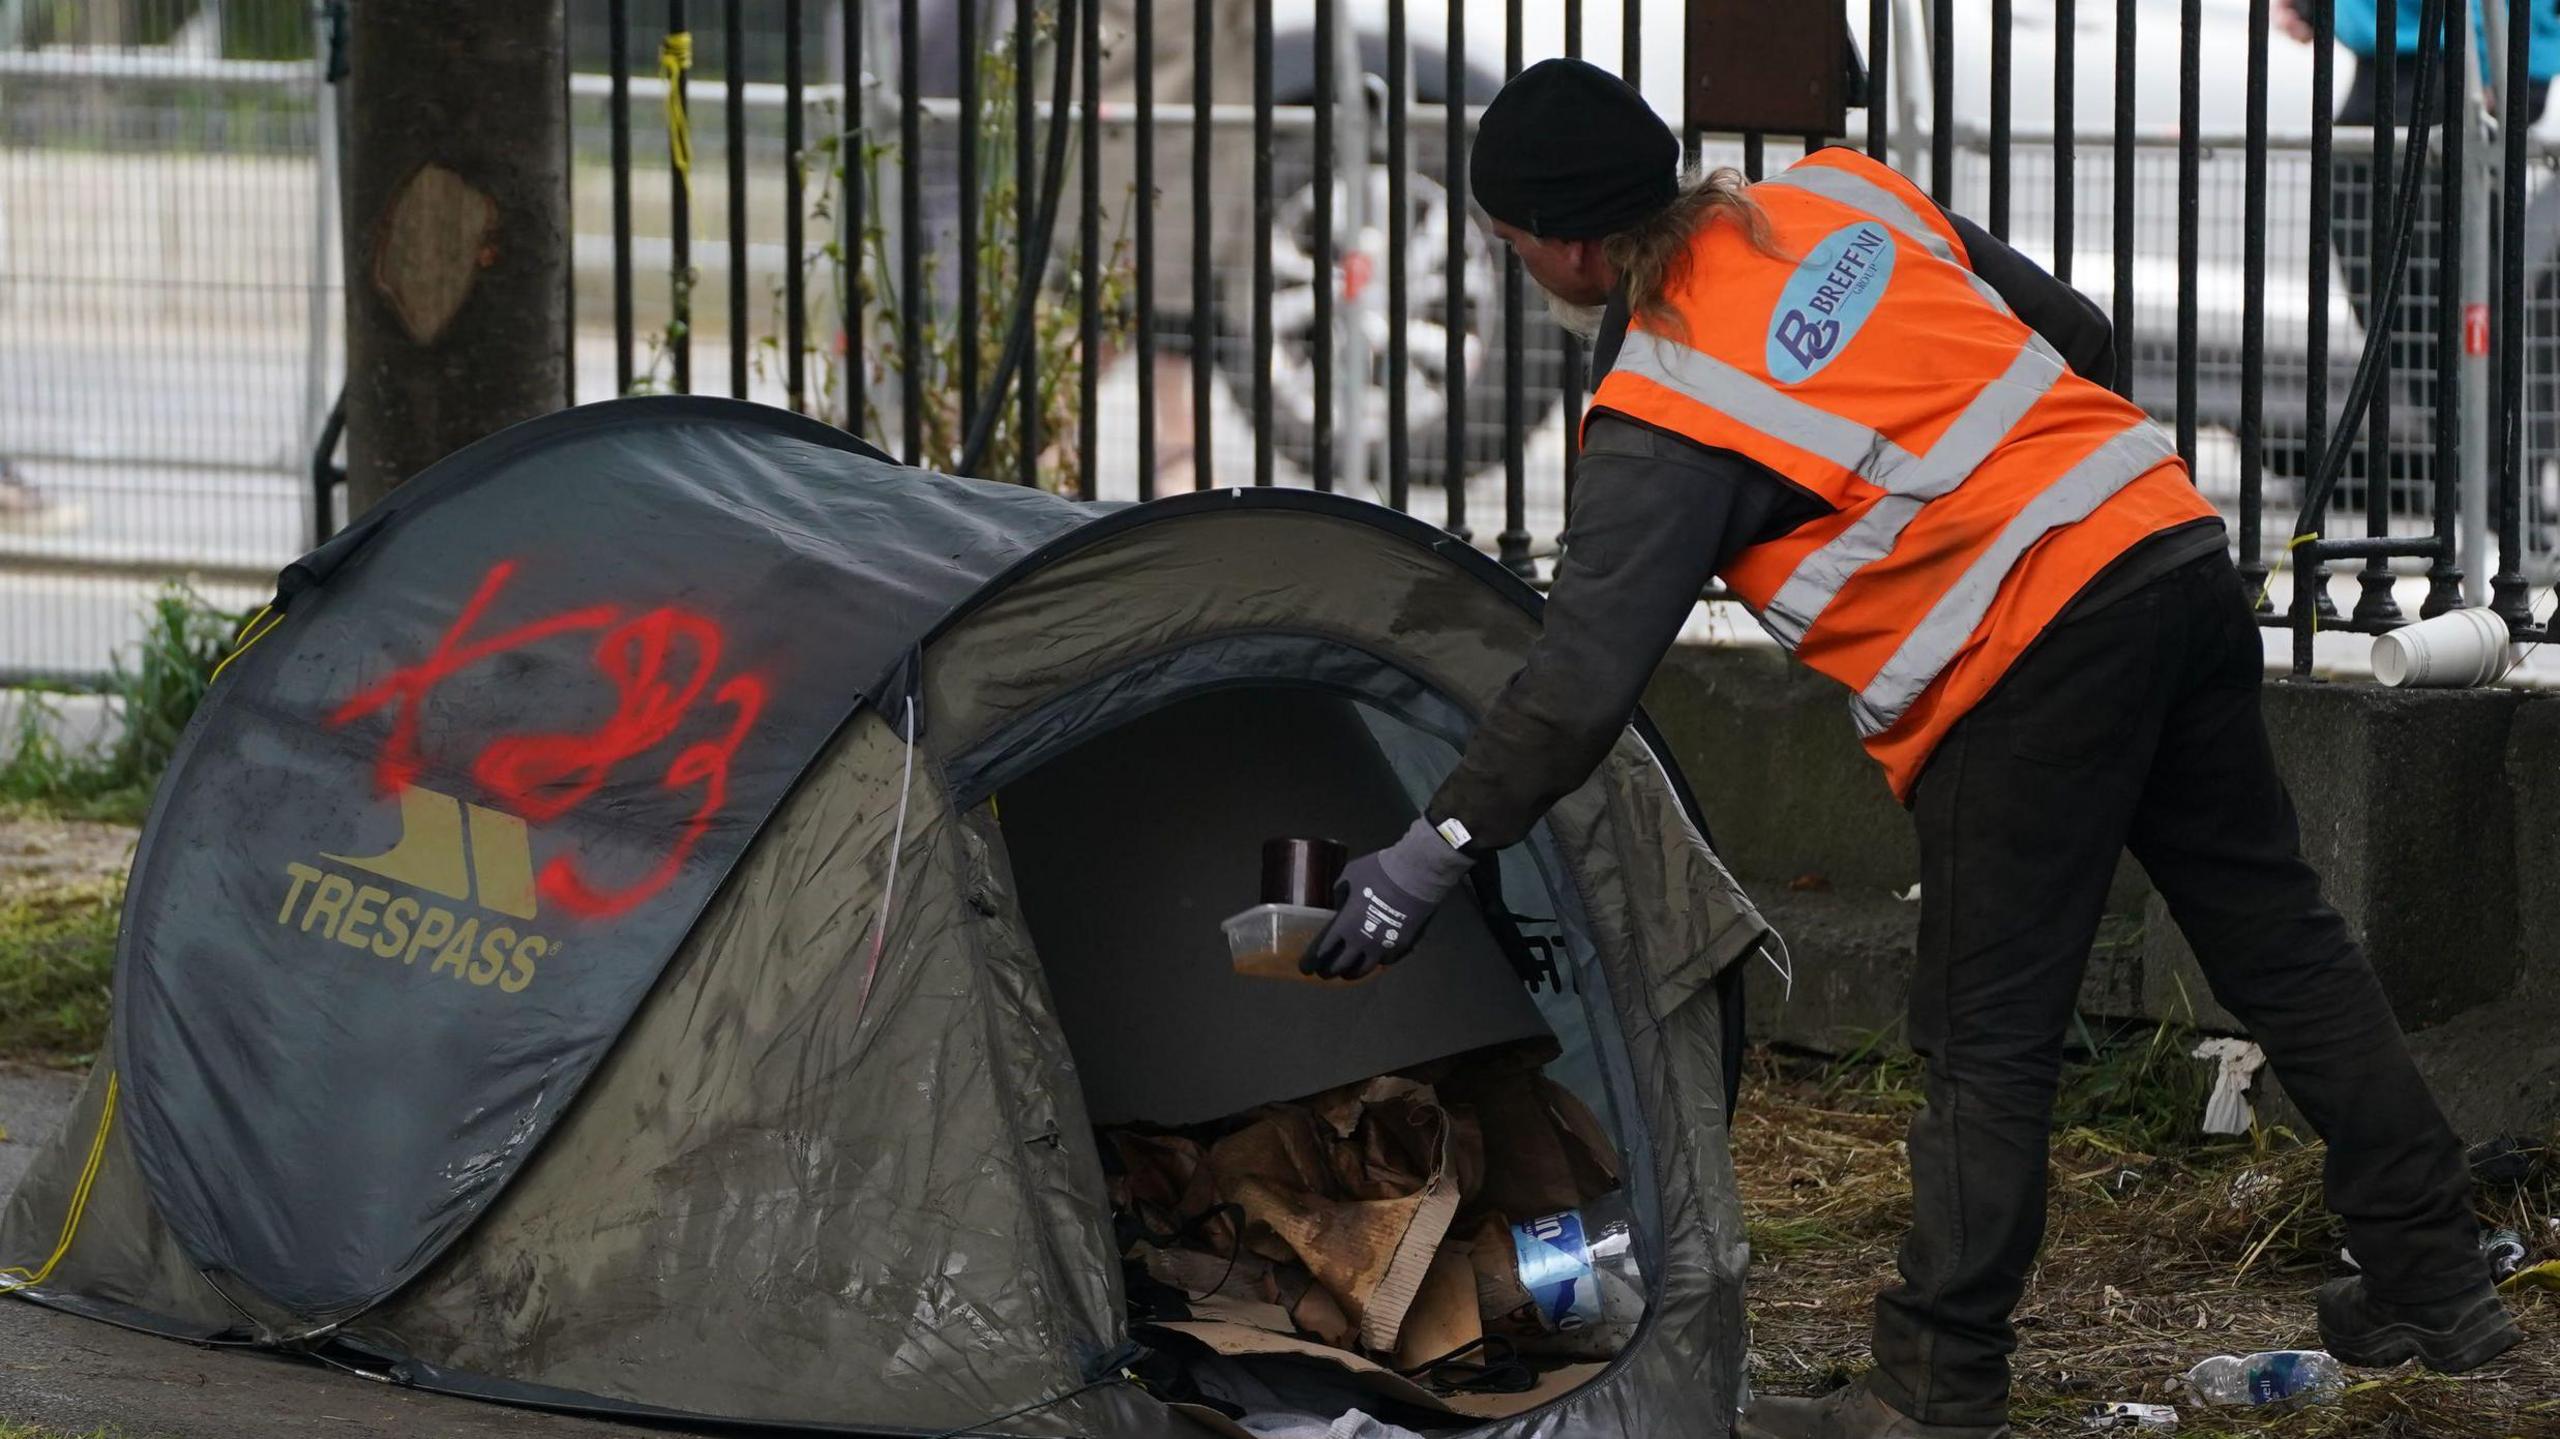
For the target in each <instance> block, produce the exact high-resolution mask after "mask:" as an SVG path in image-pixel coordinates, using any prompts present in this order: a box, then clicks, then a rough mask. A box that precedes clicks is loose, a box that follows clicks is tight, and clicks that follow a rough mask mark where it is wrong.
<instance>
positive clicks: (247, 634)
mask: <svg viewBox="0 0 2560 1439" xmlns="http://www.w3.org/2000/svg"><path fill="white" fill-rule="evenodd" d="M261 621H263V622H264V626H263V628H262V627H261V624H260V622H261ZM283 623H284V616H283V614H281V613H280V612H278V611H277V609H276V607H275V606H274V605H260V606H259V607H258V612H257V613H256V614H254V615H251V616H249V622H248V623H247V624H245V625H242V626H241V627H240V637H239V638H238V639H237V640H234V641H233V642H232V645H231V653H229V654H227V655H224V656H223V657H222V663H220V664H218V665H215V666H214V667H213V675H212V678H211V679H208V680H206V681H205V683H206V684H207V685H210V684H212V683H213V681H214V680H218V679H220V678H222V672H223V671H224V670H227V669H229V668H231V662H232V661H233V660H236V659H238V658H240V657H241V656H242V655H245V654H247V653H248V652H249V646H251V645H254V644H256V643H257V642H258V641H260V640H262V639H265V638H266V637H267V635H268V633H269V632H270V631H272V630H274V629H275V627H276V626H278V625H280V624H283Z"/></svg>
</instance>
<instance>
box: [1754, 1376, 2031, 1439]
mask: <svg viewBox="0 0 2560 1439" xmlns="http://www.w3.org/2000/svg"><path fill="white" fill-rule="evenodd" d="M1734 1434H1735V1439H2009V1426H2008V1425H2006V1424H1923V1423H1921V1422H1920V1421H1919V1420H1917V1419H1914V1418H1912V1417H1910V1416H1909V1415H1907V1414H1905V1413H1903V1412H1902V1411H1901V1410H1899V1409H1896V1408H1894V1407H1893V1406H1892V1405H1890V1404H1887V1403H1885V1402H1884V1401H1883V1400H1881V1399H1878V1398H1877V1397H1876V1396H1875V1395H1873V1394H1870V1393H1868V1392H1867V1386H1866V1381H1864V1380H1860V1381H1859V1382H1857V1383H1855V1384H1851V1385H1849V1386H1847V1387H1846V1388H1842V1389H1834V1390H1832V1391H1831V1392H1830V1393H1828V1394H1825V1395H1823V1396H1822V1397H1821V1398H1819V1399H1786V1398H1781V1397H1779V1396H1778V1395H1775V1394H1768V1395H1761V1396H1757V1397H1755V1398H1753V1399H1752V1401H1751V1407H1750V1408H1748V1409H1745V1410H1743V1411H1742V1424H1741V1427H1740V1428H1738V1429H1736V1430H1735V1431H1734Z"/></svg>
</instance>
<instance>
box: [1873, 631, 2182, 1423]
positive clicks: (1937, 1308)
mask: <svg viewBox="0 0 2560 1439" xmlns="http://www.w3.org/2000/svg"><path fill="white" fill-rule="evenodd" d="M2156 611H2157V605H2156V602H2155V600H2154V599H2153V597H2152V594H2151V591H2150V590H2148V589H2146V590H2143V591H2139V592H2137V593H2135V594H2133V595H2130V596H2127V597H2126V598H2125V599H2123V600H2120V601H2118V602H2116V603H2115V604H2112V605H2109V606H2107V607H2106V608H2104V609H2102V610H2100V611H2098V612H2097V613H2096V614H2094V615H2090V616H2087V617H2085V618H2080V619H2076V620H2072V621H2068V622H2066V623H2064V624H2062V625H2060V626H2057V627H2056V628H2055V629H2054V630H2053V631H2051V632H2050V633H2048V634H2047V635H2046V636H2045V637H2044V639H2043V640H2042V641H2040V642H2039V643H2038V645H2037V646H2036V648H2035V649H2034V650H2032V651H2031V652H2029V654H2028V655H2027V656H2026V657H2025V658H2024V659H2022V660H2021V661H2020V663H2019V665H2018V667H2017V668H2016V669H2015V670H2014V671H2012V673H2011V674H2010V675H2009V677H2008V678H2007V679H2006V680H2004V681H2003V682H2002V684H2001V686H2000V688H1999V689H1998V690H1996V691H1995V692H1994V693H1993V694H1992V696H1991V697H1990V698H1989V699H1988V700H1986V701H1985V702H1984V703H1983V704H1982V705H1980V706H1979V707H1978V708H1976V709H1975V710H1974V711H1973V712H1972V713H1971V714H1969V715H1968V716H1966V717H1965V719H1964V720H1963V721H1962V722H1960V723H1959V724H1957V725H1956V727H1955V728H1954V729H1953V730H1952V731H1951V732H1950V733H1949V734H1948V736H1947V738H1946V740H1945V741H1944V743H1943V744H1942V745H1941V746H1940V748H1939V750H1938V752H1937V754H1936V756H1935V757H1934V758H1933V759H1932V760H1931V762H1930V765H1929V768H1928V769H1927V771H1926V772H1925V773H1924V774H1923V775H1922V777H1921V780H1920V783H1919V787H1918V791H1917V794H1916V798H1915V804H1914V818H1915V819H1916V821H1917V823H1918V826H1919V832H1920V873H1921V885H1920V909H1921V914H1920V945H1919V963H1918V966H1917V969H1916V971H1915V972H1914V974H1913V977H1912V985H1911V1010H1910V1028H1909V1039H1910V1042H1911V1046H1912V1048H1913V1049H1915V1050H1917V1051H1918V1052H1919V1053H1920V1055H1921V1056H1922V1057H1923V1058H1924V1059H1925V1060H1926V1061H1927V1063H1928V1084H1927V1096H1928V1102H1927V1105H1926V1107H1925V1108H1924V1109H1923V1110H1922V1111H1921V1113H1920V1114H1919V1116H1918V1117H1917V1118H1916V1119H1915V1120H1914V1121H1913V1122H1912V1127H1911V1136H1910V1154H1911V1189H1912V1225H1911V1231H1910V1234H1909V1236H1908V1237H1907V1238H1906V1239H1905V1240H1904V1242H1903V1247H1902V1255H1901V1273H1902V1282H1901V1283H1900V1284H1898V1285H1896V1286H1894V1287H1893V1288H1890V1289H1888V1290H1886V1291H1885V1292H1884V1293H1883V1294H1881V1295H1879V1296H1878V1297H1877V1300H1876V1317H1875V1335H1874V1349H1875V1361H1876V1367H1875V1371H1874V1374H1873V1376H1872V1377H1871V1379H1870V1380H1869V1384H1870V1387H1871V1388H1872V1390H1873V1392H1874V1393H1875V1394H1876V1395H1877V1396H1878V1397H1879V1398H1881V1399H1883V1400H1884V1401H1885V1402H1886V1403H1887V1404H1889V1405H1891V1406H1892V1407H1893V1408H1894V1409H1897V1410H1899V1411H1901V1412H1902V1413H1903V1414H1906V1415H1908V1416H1910V1417H1912V1418H1914V1419H1918V1420H1922V1421H1925V1422H1928V1423H1932V1424H1947V1425H1993V1424H1998V1423H2000V1422H2001V1421H2003V1420H2005V1419H2006V1418H2007V1415H2008V1397H2009V1355H2010V1353H2011V1352H2012V1351H2013V1350H2015V1348H2016V1347H2017V1336H2016V1331H2015V1330H2014V1329H2013V1328H2012V1327H2011V1325H2010V1322H2009V1316H2010V1312H2011V1310H2013V1309H2014V1308H2015V1307H2016V1305H2017V1302H2018V1297H2019V1295H2020V1294H2021V1293H2022V1292H2023V1291H2024V1288H2025V1285H2026V1277H2027V1273H2028V1270H2029V1268H2030V1267H2031V1266H2032V1264H2033V1263H2034V1260H2035V1255H2036V1250H2037V1247H2038V1246H2039V1245H2040V1244H2041V1243H2042V1241H2043V1238H2044V1225H2045V1165H2046V1148H2047V1142H2048V1137H2049V1135H2050V1133H2051V1129H2052V1123H2053V1116H2052V1110H2053V1096H2054V1090H2055V1086H2056V1084H2057V1082H2058V1078H2059V1074H2060V1069H2061V1062H2062V1043H2063V1038H2064V1035H2065V1034H2066V1032H2067V1031H2068V1028H2069V1025H2070V1019H2071V1014H2072V1010H2073V1006H2074V1004H2075V1003H2076V1001H2077V999H2078V997H2079V991H2080V977H2081V972H2082V970H2083V969H2084V968H2085V967H2086V966H2087V962H2088V956H2089V947H2090V944H2091V941H2092V940H2093V939H2094V937H2095V935H2096V930H2097V925H2098V920H2099V917H2100V915H2101V913H2102V912H2103V910H2104V908H2105V904H2106V896H2107V890H2108V887H2109V885H2110V883H2111V882H2112V880H2113V878H2114V875H2115V869H2116V860H2117V858H2118V856H2119V855H2120V854H2121V853H2122V851H2123V846H2124V834H2125V830H2126V827H2127V826H2128V825H2129V824H2130V822H2131V817H2132V812H2133V806H2134V804H2135V802H2136V799H2137V797H2138V795H2139V793H2140V785H2141V778H2142V774H2143V772H2144V770H2145V769H2146V768H2147V758H2146V757H2147V755H2148V752H2149V746H2150V742H2151V741H2150V735H2151V732H2152V731H2153V730H2154V729H2156V727H2157V717H2158V716H2157V710H2158V705H2157V702H2156V701H2155V700H2153V699H2152V696H2154V695H2156V694H2158V693H2159V691H2160V689H2161V684H2160V681H2159V674H2158V669H2159V663H2160V661H2159V646H2158V643H2157V625H2156Z"/></svg>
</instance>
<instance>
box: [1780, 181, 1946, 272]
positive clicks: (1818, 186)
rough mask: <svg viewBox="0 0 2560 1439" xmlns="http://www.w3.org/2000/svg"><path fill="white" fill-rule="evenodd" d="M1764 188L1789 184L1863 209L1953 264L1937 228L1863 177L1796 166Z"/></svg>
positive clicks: (1931, 252) (1882, 188)
mask: <svg viewBox="0 0 2560 1439" xmlns="http://www.w3.org/2000/svg"><path fill="white" fill-rule="evenodd" d="M1760 183H1761V184H1763V185H1792V186H1794V187H1795V188H1797V189H1799V190H1802V191H1804V192H1805V193H1807V194H1810V195H1820V196H1821V197H1822V198H1824V199H1826V200H1830V201H1832V202H1834V203H1836V204H1842V205H1846V206H1848V207H1849V208H1850V209H1852V210H1863V211H1865V212H1866V213H1867V214H1869V215H1871V216H1873V217H1874V218H1876V219H1878V220H1881V221H1883V222H1884V223H1885V224H1887V225H1890V226H1892V227H1893V228H1894V229H1897V230H1900V231H1901V232H1902V233H1903V234H1905V235H1907V236H1909V237H1910V238H1911V239H1912V240H1913V241H1914V242H1916V243H1918V244H1919V245H1921V246H1922V247H1924V248H1926V249H1927V250H1928V252H1929V253H1930V254H1932V255H1935V256H1937V257H1938V258H1939V259H1941V260H1946V261H1948V262H1950V263H1952V262H1953V261H1954V260H1955V258H1956V252H1955V247H1954V246H1952V245H1950V244H1948V243H1947V237H1946V236H1944V235H1941V234H1939V233H1938V231H1937V228H1936V227H1935V226H1933V225H1931V224H1929V223H1928V222H1927V221H1925V220H1923V219H1921V218H1920V216H1919V214H1918V213H1917V212H1915V211H1914V210H1913V209H1912V208H1911V207H1910V206H1909V205H1906V204H1904V203H1903V202H1902V197H1901V196H1899V195H1896V194H1895V193H1893V192H1892V191H1891V190H1888V189H1886V188H1885V187H1884V186H1882V185H1879V184H1877V183H1876V182H1875V181H1873V180H1870V179H1868V178H1866V177H1865V176H1863V175H1856V174H1852V173H1850V172H1849V171H1847V170H1839V169H1834V168H1832V167H1831V166H1829V165H1798V166H1796V167H1795V168H1793V169H1790V170H1786V171H1782V172H1781V173H1779V174H1775V175H1772V176H1770V177H1769V178H1768V179H1766V180H1763V181H1761V182H1760Z"/></svg>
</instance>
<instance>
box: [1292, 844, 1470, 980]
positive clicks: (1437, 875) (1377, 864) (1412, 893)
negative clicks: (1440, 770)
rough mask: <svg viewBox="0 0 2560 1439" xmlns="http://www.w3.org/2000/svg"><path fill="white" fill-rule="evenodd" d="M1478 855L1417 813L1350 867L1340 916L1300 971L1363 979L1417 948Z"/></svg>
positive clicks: (1339, 891) (1336, 896)
mask: <svg viewBox="0 0 2560 1439" xmlns="http://www.w3.org/2000/svg"><path fill="white" fill-rule="evenodd" d="M1474 863H1475V861H1474V860H1473V859H1471V858H1469V857H1468V856H1467V855H1465V854H1464V853H1462V852H1460V851H1459V850H1457V849H1456V848H1454V847H1452V846H1451V845H1450V843H1449V841H1447V840H1445V839H1443V838H1441V837H1440V834H1439V832H1438V831H1436V830H1434V829H1433V828H1432V827H1431V822H1430V821H1429V820H1428V819H1417V820H1415V821H1414V822H1413V827H1412V828H1411V829H1408V830H1406V831H1405V832H1404V837H1403V838H1402V839H1399V840H1397V841H1396V842H1395V843H1394V844H1391V845H1389V846H1387V847H1386V848H1385V849H1382V850H1379V851H1377V852H1375V853H1373V854H1364V855H1362V856H1360V857H1359V858H1358V859H1355V860H1353V861H1351V863H1349V864H1347V865H1345V866H1343V870H1342V879H1341V881H1340V882H1339V883H1337V884H1336V885H1335V886H1334V888H1333V901H1334V908H1335V909H1336V910H1337V911H1338V912H1337V913H1336V914H1335V915H1334V917H1333V922H1332V923H1331V924H1328V925H1326V926H1325V930H1324V933H1323V934H1321V935H1319V936H1317V938H1316V942H1315V947H1314V948H1312V949H1310V950H1308V951H1307V957H1306V958H1305V959H1303V960H1301V961H1299V964H1298V969H1299V971H1300V972H1301V973H1305V974H1312V975H1315V976H1317V977H1319V978H1323V979H1361V978H1364V977H1366V976H1367V975H1368V974H1369V973H1370V972H1371V971H1372V970H1375V969H1377V968H1379V967H1380V966H1382V965H1389V964H1393V963H1395V962H1396V961H1397V960H1399V959H1402V958H1404V957H1405V956H1406V955H1408V954H1411V953H1412V952H1413V947H1414V945H1415V944H1416V943H1418V942H1419V941H1420V940H1421V938H1422V927H1423V926H1424V925H1425V924H1427V923H1429V922H1430V919H1431V914H1432V911H1434V910H1436V909H1438V908H1439V907H1440V901H1441V900H1443V899H1446V898H1447V897H1448V895H1449V891H1450V890H1452V889H1455V888H1457V885H1458V881H1459V880H1461V879H1463V878H1465V877H1466V873H1467V870H1468V869H1469V868H1470V867H1471V866H1473V865H1474Z"/></svg>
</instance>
